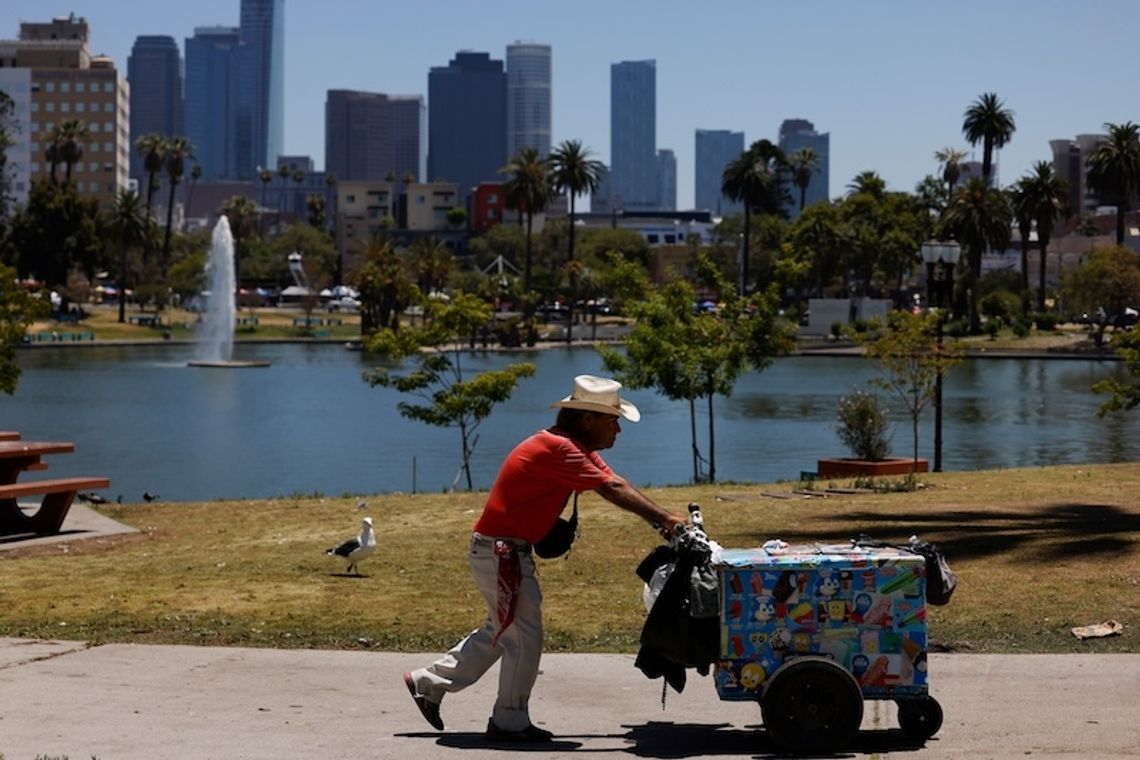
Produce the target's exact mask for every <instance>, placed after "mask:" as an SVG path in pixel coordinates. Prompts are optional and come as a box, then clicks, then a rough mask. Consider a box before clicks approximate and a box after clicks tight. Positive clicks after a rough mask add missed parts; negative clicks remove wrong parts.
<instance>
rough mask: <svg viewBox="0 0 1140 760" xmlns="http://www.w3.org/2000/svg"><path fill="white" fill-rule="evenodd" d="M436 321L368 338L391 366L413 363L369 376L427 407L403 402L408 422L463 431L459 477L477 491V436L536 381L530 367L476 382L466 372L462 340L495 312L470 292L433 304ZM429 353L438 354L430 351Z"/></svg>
mask: <svg viewBox="0 0 1140 760" xmlns="http://www.w3.org/2000/svg"><path fill="white" fill-rule="evenodd" d="M428 309H429V310H430V311H431V312H432V314H431V316H432V319H431V322H430V323H429V324H427V325H426V326H424V327H421V328H405V329H404V330H401V331H399V332H396V331H394V330H392V329H389V328H382V329H380V330H377V331H376V332H374V333H372V334H371V335H369V336H368V338H367V340H366V343H365V348H366V349H367V350H369V351H372V352H375V353H377V354H379V355H380V356H382V357H384V358H386V359H389V360H392V361H410V362H411V364H412V367H411V369H410V371H409V372H408V373H406V374H403V375H397V374H394V373H393V372H392V371H390V370H388V369H386V368H380V369H375V370H371V371H369V372H367V373H365V376H364V379H365V381H366V382H368V383H369V384H370V385H371V386H372V387H376V386H381V387H384V388H395V389H396V390H398V391H399V392H401V393H408V394H412V395H414V396H417V397H419V398H420V399H421V400H422V403H418V404H417V403H407V402H403V401H402V402H400V403H399V404H398V405H397V409H399V411H400V414H401V415H403V416H404V417H407V418H408V419H412V420H418V421H420V422H425V423H427V424H429V425H435V426H437V427H454V428H458V429H459V437H460V444H461V445H460V468H459V472H457V473H456V476H455V481H453V482H452V488H454V487H455V482H457V481H458V480H459V477H460V475H463V476H465V478H466V482H467V490H468V491H471V490H473V489H474V482H473V481H472V478H471V457H472V455H473V454H474V452H475V446H476V444H477V443H478V436H477V435H476V431H477V430H478V429H479V426H480V425H481V424H482V422H483V420H485V419H486V418H487V417H489V416H490V414H491V410H492V409H493V408H494V407H495V405H496V404H501V403H503V402H504V401H507V400H508V399H510V397H511V394H512V393H513V392H514V389H515V386H516V385H517V384H518V382H519V380H521V379H523V378H526V377H533V376H534V373H535V366H534V365H533V364H530V363H519V364H510V365H508V366H506V367H504V368H503V369H500V370H487V371H484V372H480V373H478V374H476V375H474V376H471V377H465V376H464V371H463V364H462V360H463V348H462V339H463V338H464V337H466V336H468V335H472V334H474V333H475V332H476V331H477V330H479V329H480V328H481V327H484V326H485V325H486V324H487V323H488V322H489V321H490V320H491V316H492V314H491V308H490V306H488V305H487V303H486V302H485V301H483V300H482V299H480V298H478V297H476V296H473V295H471V294H469V293H457V294H456V295H455V297H454V298H453V299H452V300H451V301H450V302H449V303H441V302H438V301H433V302H431V303H429V304H428ZM425 348H429V349H433V350H430V351H425V350H424V349H425Z"/></svg>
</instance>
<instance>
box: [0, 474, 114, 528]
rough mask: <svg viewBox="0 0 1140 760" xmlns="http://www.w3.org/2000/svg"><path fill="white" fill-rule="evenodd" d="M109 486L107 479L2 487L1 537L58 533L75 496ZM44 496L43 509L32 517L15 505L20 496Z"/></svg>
mask: <svg viewBox="0 0 1140 760" xmlns="http://www.w3.org/2000/svg"><path fill="white" fill-rule="evenodd" d="M110 485H111V481H110V480H109V479H108V478H56V479H55V480H27V481H23V482H21V483H10V484H8V485H0V535H13V534H18V533H37V534H39V535H41V536H43V535H48V534H51V533H59V529H60V527H62V525H63V520H64V518H65V517H67V512H68V510H69V509H71V503H72V502H73V501H75V494H77V493H78V492H79V491H92V490H98V489H100V488H108V487H110ZM41 495H42V496H43V500H42V501H41V502H40V507H39V509H38V510H36V511H35V512H34V513H32V514H25V513H24V510H23V509H21V507H20V506H19V504H17V503H16V499H17V498H19V497H21V496H41Z"/></svg>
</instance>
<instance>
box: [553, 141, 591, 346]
mask: <svg viewBox="0 0 1140 760" xmlns="http://www.w3.org/2000/svg"><path fill="white" fill-rule="evenodd" d="M592 155H593V153H591V151H590V149H589V148H584V147H582V143H581V142H579V141H578V140H563V141H562V142H561V143H559V144H558V147H556V148H555V149H554V151H553V152H552V153H551V154H550V158H549V159H548V162H549V165H550V181H551V185H552V187H553V188H554V192H555V193H567V194H568V195H569V196H570V215H569V218H568V223H569V227H568V232H569V236H568V241H569V245H568V247H567V253H566V261H567V262H573V261H574V227H575V225H574V203H575V199H577V197H578V196H579V195H584V194H585V193H593V192H594V191H596V190H597V189H598V184H599V183H601V181H602V174H603V172H604V171H605V167H604V165H603V164H602V162H601V161H598V160H596V159H593V158H591V156H592ZM574 271H575V270H574V269H573V268H571V269H570V270H569V272H570V291H571V293H572V294H573V292H574V291H575V290H577V282H576V280H575V275H574ZM569 300H570V303H569V304H568V305H569V307H570V310H569V313H568V314H567V318H566V342H567V343H569V342H571V341H572V340H573V334H572V333H573V325H574V298H573V296H571V298H570V299H569Z"/></svg>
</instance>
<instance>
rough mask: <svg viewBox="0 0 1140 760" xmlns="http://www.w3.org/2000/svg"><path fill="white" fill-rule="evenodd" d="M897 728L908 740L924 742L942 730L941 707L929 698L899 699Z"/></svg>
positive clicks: (933, 699)
mask: <svg viewBox="0 0 1140 760" xmlns="http://www.w3.org/2000/svg"><path fill="white" fill-rule="evenodd" d="M899 727H900V728H902V731H903V733H904V734H906V735H907V736H908V737H909V738H911V739H917V740H919V741H926V740H927V739H929V738H930V737H932V736H934V735H935V734H936V733H938V729H940V728H942V705H940V704H938V700H937V699H935V698H934V697H930V696H927V697H920V698H918V699H900V700H899Z"/></svg>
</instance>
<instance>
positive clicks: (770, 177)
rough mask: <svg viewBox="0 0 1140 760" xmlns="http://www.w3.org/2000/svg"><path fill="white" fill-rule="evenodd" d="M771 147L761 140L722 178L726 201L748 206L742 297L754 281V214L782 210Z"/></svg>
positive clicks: (745, 211)
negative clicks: (750, 270) (750, 269)
mask: <svg viewBox="0 0 1140 760" xmlns="http://www.w3.org/2000/svg"><path fill="white" fill-rule="evenodd" d="M769 146H771V143H770V142H769V141H767V140H757V141H756V142H754V143H752V145H751V146H750V147H749V148H748V150H746V151H744V152H743V153H741V154H740V155H739V156H737V157H736V158H735V159H733V160H732V161H731V162H729V164H728V166H726V167H724V172H723V173H722V174H721V178H720V189H721V192H722V193H724V195H725V197H727V198H730V199H731V200H734V201H737V202H739V203H742V204H743V205H744V237H743V239H742V241H741V242H742V247H743V250H742V252H741V262H740V288H739V291H740V295H742V296H744V295H747V294H748V291H749V287H750V285H751V281H750V278H749V274H748V263H749V260H750V259H751V251H750V248H751V244H752V213H753V212H754V211H755V212H762V211H768V212H774V211H776V210H778V209H779V207H780V200H781V197H780V191H779V180H778V178H777V177H776V172H775V167H776V164H777V161H776V156H775V155H774V154H773V153H772V152H771V151H770V150H769Z"/></svg>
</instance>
